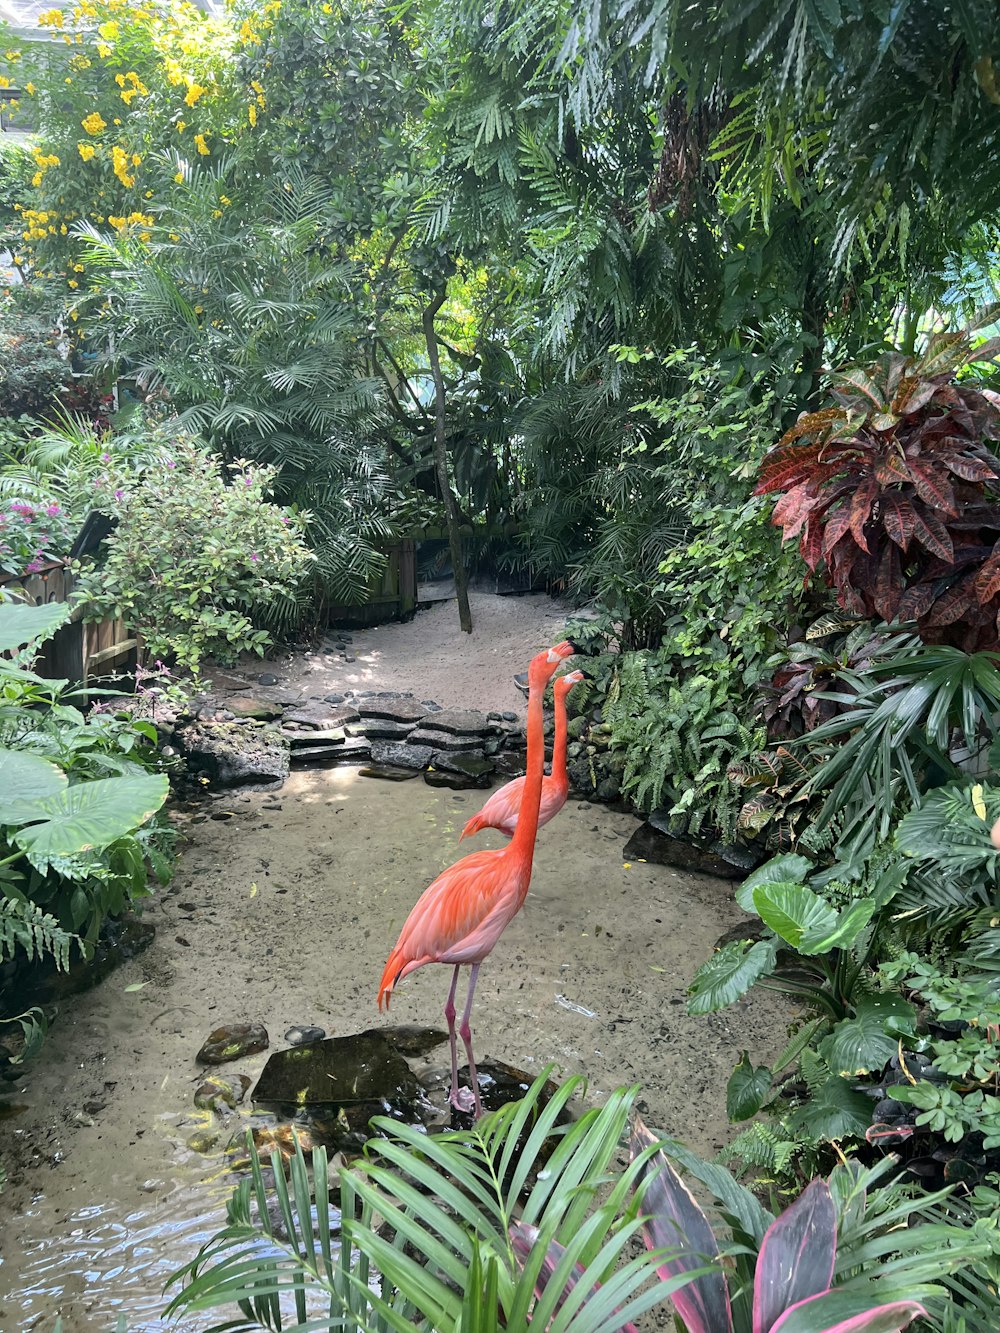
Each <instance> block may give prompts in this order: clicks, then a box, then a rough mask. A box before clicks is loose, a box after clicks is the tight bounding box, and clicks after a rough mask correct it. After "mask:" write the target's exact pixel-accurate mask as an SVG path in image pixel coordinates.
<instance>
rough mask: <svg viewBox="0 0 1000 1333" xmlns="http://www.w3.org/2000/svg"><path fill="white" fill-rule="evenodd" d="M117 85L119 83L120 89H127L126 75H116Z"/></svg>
mask: <svg viewBox="0 0 1000 1333" xmlns="http://www.w3.org/2000/svg"><path fill="white" fill-rule="evenodd" d="M115 83H117V85H118V87H119V88H124V87H125V75H124V74H116V75H115Z"/></svg>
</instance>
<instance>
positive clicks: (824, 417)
mask: <svg viewBox="0 0 1000 1333" xmlns="http://www.w3.org/2000/svg"><path fill="white" fill-rule="evenodd" d="M847 419H848V418H847V413H846V412H845V411H844V409H843V408H842V407H824V408H823V410H822V412H806V413H805V414H804V415H803V416H801V417H799V419H798V421H796V423H795V425H794V426H791V427H790V428H789V429H788V430H786V431H785V433H784V435H782V437H781V439H780V440H779V441H778V443H777V444H776V445H775V446H774V449H773V450H772V451H771V452H772V453H775V452H777V450H779V449H782V448H784V447H786V446H787V445H790V444H792V442H793V441H795V440H801V439H802V437H803V436H804V435H815V436H817V439H818V442H822V441H823V440H825V439H826V438H827V437H828V436H829V434H830V431H831V428H832V427H835V426H842V425H844V424H846V422H847ZM764 461H765V462H767V459H766V458H765V460H764Z"/></svg>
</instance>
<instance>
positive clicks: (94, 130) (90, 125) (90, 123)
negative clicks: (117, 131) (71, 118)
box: [80, 111, 108, 134]
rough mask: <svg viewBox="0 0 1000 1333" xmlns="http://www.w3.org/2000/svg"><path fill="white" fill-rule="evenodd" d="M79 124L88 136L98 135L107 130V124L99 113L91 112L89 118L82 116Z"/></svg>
mask: <svg viewBox="0 0 1000 1333" xmlns="http://www.w3.org/2000/svg"><path fill="white" fill-rule="evenodd" d="M80 124H81V125H82V126H83V128H84V129H85V130H86V131H87V133H88V134H100V132H101V130H106V129H107V128H108V122H107V121H106V120H105V119H104V117H103V116H102V115H101V113H100V112H99V111H91V113H90V115H89V116H84V118H83V120H81V121H80Z"/></svg>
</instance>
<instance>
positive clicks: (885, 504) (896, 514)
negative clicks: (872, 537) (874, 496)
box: [879, 494, 914, 551]
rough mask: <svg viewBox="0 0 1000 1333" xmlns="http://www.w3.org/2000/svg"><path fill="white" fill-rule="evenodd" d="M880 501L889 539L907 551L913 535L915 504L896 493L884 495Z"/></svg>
mask: <svg viewBox="0 0 1000 1333" xmlns="http://www.w3.org/2000/svg"><path fill="white" fill-rule="evenodd" d="M879 503H880V505H881V508H882V522H883V523H884V524H885V530H886V532H887V534H888V536H889V539H890V540H891V541H894V542H895V543H896V545H897V546H898V547H899V549H900V550H901V551H905V550H906V548H907V547H908V546H909V544H910V539H911V538H912V537H913V522H914V515H913V506H912V505H911V504H910V502H909V500H907V499H906V498H905V496H902V495H896V494H892V495H883V496H882V499H881V500H880V501H879Z"/></svg>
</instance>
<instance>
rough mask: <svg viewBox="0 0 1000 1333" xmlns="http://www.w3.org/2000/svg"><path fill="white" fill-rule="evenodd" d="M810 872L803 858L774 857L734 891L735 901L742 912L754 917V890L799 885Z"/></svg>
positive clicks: (809, 865) (792, 856) (755, 910)
mask: <svg viewBox="0 0 1000 1333" xmlns="http://www.w3.org/2000/svg"><path fill="white" fill-rule="evenodd" d="M810 870H812V864H811V862H809V861H807V860H806V858H805V857H804V856H795V855H791V854H790V855H788V856H775V857H774V858H773V859H772V860H770V861H767V862H765V863H764V865H762V866H758V868H757V869H756V870H755V871H754V872H753V874H752V875H748V876H747V877H746V879H745V880H744V881H743V883H742V884H741V885H740V887H739V888H738V889H737V890H736V901H737V902H738V903H739V905H740V906H741V907H742V908H743V910H744V912H753V913H754V914H755V915H756V912H757V907H756V905H755V903H754V900H753V895H754V890H755V889H758V888H760V887H761V886H762V885H772V884H801V883H802V882H803V880H804V879H805V878H806V877H807V876H808V874H809V872H810Z"/></svg>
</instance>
